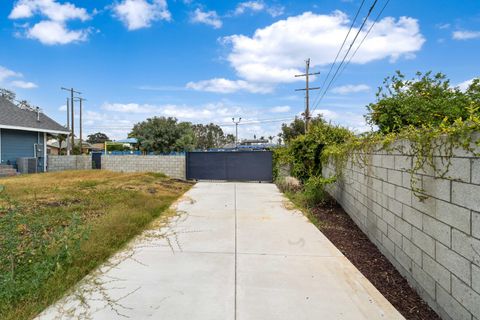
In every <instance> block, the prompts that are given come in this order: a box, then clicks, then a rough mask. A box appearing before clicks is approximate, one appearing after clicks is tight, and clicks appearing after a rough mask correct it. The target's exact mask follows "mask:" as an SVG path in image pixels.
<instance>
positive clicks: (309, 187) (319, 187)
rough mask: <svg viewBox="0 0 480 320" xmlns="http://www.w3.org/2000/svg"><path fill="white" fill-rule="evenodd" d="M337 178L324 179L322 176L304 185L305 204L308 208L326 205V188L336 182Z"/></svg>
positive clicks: (312, 178)
mask: <svg viewBox="0 0 480 320" xmlns="http://www.w3.org/2000/svg"><path fill="white" fill-rule="evenodd" d="M335 180H336V179H335V177H330V178H324V177H321V176H312V177H310V178H308V180H307V181H306V182H305V184H304V188H303V202H304V205H305V206H307V207H312V206H315V205H318V204H320V203H324V202H325V200H326V196H327V193H326V191H325V186H326V185H328V184H331V183H333V182H335Z"/></svg>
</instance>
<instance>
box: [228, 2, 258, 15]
mask: <svg viewBox="0 0 480 320" xmlns="http://www.w3.org/2000/svg"><path fill="white" fill-rule="evenodd" d="M263 9H265V3H264V2H263V1H245V2H240V3H239V4H238V5H237V7H236V8H235V14H236V15H240V14H244V13H245V12H246V11H253V12H256V11H262V10H263Z"/></svg>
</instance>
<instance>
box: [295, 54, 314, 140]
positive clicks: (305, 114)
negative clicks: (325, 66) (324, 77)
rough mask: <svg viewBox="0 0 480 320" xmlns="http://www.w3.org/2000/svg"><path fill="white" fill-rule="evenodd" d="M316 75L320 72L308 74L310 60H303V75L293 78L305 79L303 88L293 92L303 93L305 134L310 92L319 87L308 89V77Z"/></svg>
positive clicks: (307, 124) (307, 123) (308, 114)
mask: <svg viewBox="0 0 480 320" xmlns="http://www.w3.org/2000/svg"><path fill="white" fill-rule="evenodd" d="M316 74H320V72H314V73H310V58H308V59H307V60H305V73H304V74H297V75H295V77H305V88H302V89H296V90H295V91H305V113H304V116H305V132H307V131H308V127H309V125H310V118H311V117H310V95H309V93H310V90H318V89H320V87H314V88H310V83H309V76H313V75H316Z"/></svg>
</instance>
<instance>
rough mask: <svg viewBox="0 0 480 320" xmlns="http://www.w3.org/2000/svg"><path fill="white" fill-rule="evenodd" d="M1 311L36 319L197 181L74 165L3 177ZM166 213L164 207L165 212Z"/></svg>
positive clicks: (9, 317)
mask: <svg viewBox="0 0 480 320" xmlns="http://www.w3.org/2000/svg"><path fill="white" fill-rule="evenodd" d="M0 182H1V184H2V185H3V186H4V190H3V191H1V192H0V248H1V250H0V319H4V320H13V319H15V320H17V319H31V318H33V317H34V316H35V315H37V314H38V313H39V312H41V311H42V310H43V309H45V308H46V307H47V306H49V305H50V304H52V303H53V302H55V301H56V300H58V299H59V298H61V297H62V296H63V295H64V294H65V292H66V291H67V290H68V289H69V288H71V287H72V286H73V285H74V284H76V283H77V282H78V281H80V280H81V279H82V278H83V277H84V276H85V275H87V274H88V273H89V272H90V271H92V270H94V269H95V268H97V267H98V266H99V265H100V264H102V263H103V262H105V261H106V260H107V259H108V258H109V257H110V256H111V255H112V254H113V253H115V252H116V251H118V250H119V249H120V248H121V247H122V246H124V245H125V244H126V243H127V242H128V241H129V240H131V239H132V238H133V237H134V236H136V235H138V234H139V233H141V232H142V231H143V230H144V229H145V228H146V227H147V226H148V225H149V224H150V223H151V222H152V221H153V220H154V219H155V218H157V217H159V216H161V215H163V214H164V213H165V212H166V213H168V210H166V209H168V207H169V206H170V205H171V204H172V203H173V202H174V201H175V200H176V199H177V198H178V197H179V196H181V195H182V194H183V193H184V192H185V191H186V190H188V189H189V188H190V186H191V184H190V183H186V182H182V181H178V180H172V179H169V178H167V177H165V176H163V175H158V174H149V173H134V174H123V173H113V172H107V171H70V172H59V173H46V174H36V175H25V176H19V177H13V178H8V179H2V180H0ZM166 213H165V214H166Z"/></svg>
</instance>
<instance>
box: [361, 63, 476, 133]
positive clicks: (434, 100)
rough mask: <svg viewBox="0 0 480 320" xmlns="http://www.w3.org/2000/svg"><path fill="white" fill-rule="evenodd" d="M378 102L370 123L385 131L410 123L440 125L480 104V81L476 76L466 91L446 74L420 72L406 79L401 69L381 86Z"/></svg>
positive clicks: (372, 106)
mask: <svg viewBox="0 0 480 320" xmlns="http://www.w3.org/2000/svg"><path fill="white" fill-rule="evenodd" d="M376 96H377V101H376V102H375V103H370V104H369V105H368V106H367V109H368V114H367V115H366V119H367V122H368V123H370V124H371V125H376V126H378V128H379V130H380V131H381V132H383V133H389V132H397V131H399V130H400V129H402V128H404V127H406V126H414V127H421V126H424V125H427V126H438V125H440V123H442V122H444V123H447V124H451V123H453V122H454V121H455V120H456V119H460V118H461V119H463V120H465V119H466V118H467V117H468V116H469V113H468V110H467V108H468V107H480V82H479V79H476V80H474V81H473V82H472V84H471V85H470V86H469V87H468V88H467V90H466V91H462V90H460V88H458V87H455V88H452V86H451V85H450V80H448V79H447V77H446V76H445V75H444V74H443V73H436V74H432V72H431V71H429V72H426V73H424V74H423V73H421V72H417V73H416V75H415V77H414V78H412V79H406V78H405V75H403V74H402V73H401V72H400V71H397V72H396V74H395V75H393V76H391V77H387V78H385V80H384V81H383V86H381V87H379V88H378V92H377V94H376Z"/></svg>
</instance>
